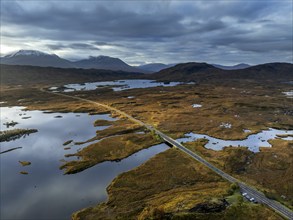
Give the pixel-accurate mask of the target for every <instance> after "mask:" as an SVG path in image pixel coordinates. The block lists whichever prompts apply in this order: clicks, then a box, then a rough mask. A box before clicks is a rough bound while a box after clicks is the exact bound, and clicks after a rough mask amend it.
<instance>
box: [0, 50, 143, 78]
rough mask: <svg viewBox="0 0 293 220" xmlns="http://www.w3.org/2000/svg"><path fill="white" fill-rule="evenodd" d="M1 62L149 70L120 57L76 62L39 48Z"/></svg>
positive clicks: (14, 55)
mask: <svg viewBox="0 0 293 220" xmlns="http://www.w3.org/2000/svg"><path fill="white" fill-rule="evenodd" d="M0 63H1V64H8V65H29V66H41V67H60V68H83V69H105V70H122V71H127V72H137V73H145V72H147V71H144V70H141V69H138V68H135V67H132V66H130V65H128V64H127V63H125V62H123V61H122V60H120V59H118V58H113V57H108V56H98V57H93V56H90V57H89V58H88V59H83V60H79V61H75V62H71V61H69V60H66V59H63V58H61V57H59V56H57V55H56V54H49V53H45V52H42V51H38V50H19V51H16V52H13V53H11V54H8V55H6V56H4V57H1V60H0Z"/></svg>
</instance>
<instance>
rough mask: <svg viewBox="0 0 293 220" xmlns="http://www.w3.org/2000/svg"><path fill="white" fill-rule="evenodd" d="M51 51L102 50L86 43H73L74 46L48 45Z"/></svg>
mask: <svg viewBox="0 0 293 220" xmlns="http://www.w3.org/2000/svg"><path fill="white" fill-rule="evenodd" d="M46 46H47V47H48V48H50V49H51V50H62V49H80V50H100V49H99V48H97V47H95V46H93V45H91V44H84V43H72V44H67V45H65V44H47V45H46Z"/></svg>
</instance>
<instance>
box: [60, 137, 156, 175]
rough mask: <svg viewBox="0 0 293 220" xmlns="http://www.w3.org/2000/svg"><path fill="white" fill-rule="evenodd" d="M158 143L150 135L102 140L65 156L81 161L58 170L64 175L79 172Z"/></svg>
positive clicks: (122, 157) (66, 164)
mask: <svg viewBox="0 0 293 220" xmlns="http://www.w3.org/2000/svg"><path fill="white" fill-rule="evenodd" d="M159 143H160V142H159V141H157V140H156V139H154V138H153V137H152V135H150V134H133V133H131V134H124V135H118V136H112V137H108V138H104V139H102V140H101V141H99V142H97V143H94V144H90V145H89V146H87V147H85V148H83V149H82V150H81V151H79V152H77V153H75V154H69V155H66V156H67V157H70V156H78V157H80V158H81V159H80V160H75V161H69V162H66V163H65V164H63V165H62V166H61V167H60V169H65V174H73V173H77V172H81V171H83V170H85V169H87V168H89V167H92V166H94V165H96V164H98V163H101V162H104V161H116V160H121V159H124V158H126V157H128V156H130V155H132V154H134V153H135V152H137V151H140V150H142V149H145V148H148V147H150V146H153V145H155V144H159Z"/></svg>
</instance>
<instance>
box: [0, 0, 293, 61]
mask: <svg viewBox="0 0 293 220" xmlns="http://www.w3.org/2000/svg"><path fill="white" fill-rule="evenodd" d="M292 11H293V3H292V0H276V1H270V0H255V1H253V0H226V1H220V0H218V1H212V0H205V1H204V0H203V1H198V0H189V1H183V0H177V1H171V0H170V1H169V0H161V1H159V0H151V1H150V0H148V1H142V0H137V1H135V0H132V1H123V0H110V1H109V0H108V1H98V0H96V1H95V0H92V1H82V0H80V1H77V0H76V1H67V0H63V1H60V0H59V1H48V0H46V1H45V0H43V1H42V0H38V1H28V0H22V1H12V0H1V54H2V55H3V54H6V53H9V52H11V51H15V50H18V49H36V50H41V51H44V52H49V53H55V54H57V55H59V56H61V57H64V58H67V59H71V60H76V59H80V58H87V57H88V56H89V55H91V56H99V55H107V56H113V57H119V58H121V59H122V60H124V61H126V62H127V63H129V64H132V65H138V64H141V63H150V62H163V63H178V62H189V61H195V62H208V63H218V64H227V65H230V64H236V63H242V62H244V63H249V64H258V63H266V62H276V61H281V62H293V55H292V53H293V52H292V51H293V43H292V41H293V39H292V38H293V36H292V33H293V28H292V26H293V15H292Z"/></svg>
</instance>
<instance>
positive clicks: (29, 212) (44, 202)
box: [0, 107, 168, 220]
mask: <svg viewBox="0 0 293 220" xmlns="http://www.w3.org/2000/svg"><path fill="white" fill-rule="evenodd" d="M0 112H1V130H7V129H14V128H34V129H38V132H37V133H33V134H30V135H29V136H26V137H25V138H20V139H17V140H14V141H10V142H1V143H0V144H1V147H0V150H1V152H3V151H5V150H7V149H9V148H13V147H22V148H21V149H17V150H14V151H10V152H8V153H4V154H0V162H1V166H0V171H1V179H0V181H1V202H0V211H1V219H11V220H12V219H40V220H41V219H70V215H71V214H72V213H73V212H75V211H77V210H80V209H82V208H85V207H89V206H91V205H94V204H97V203H99V202H103V201H105V200H106V199H107V193H106V187H107V186H108V185H109V184H110V182H111V181H112V180H113V179H114V178H115V177H116V176H117V175H118V174H120V173H122V172H125V171H128V170H131V169H133V168H135V167H137V166H139V165H140V164H142V163H144V162H145V161H146V160H148V159H149V158H150V157H152V156H154V155H156V154H157V153H159V152H162V151H164V150H166V149H167V148H168V147H167V146H166V145H165V144H161V145H156V146H153V147H150V148H148V149H145V150H141V151H139V152H137V153H135V154H133V155H131V156H129V157H128V158H126V159H124V160H121V161H120V162H104V163H101V164H98V165H96V166H94V167H92V168H90V169H87V170H85V171H83V172H81V173H77V174H73V175H63V171H61V170H59V166H60V165H61V164H62V162H61V161H62V160H63V159H65V158H64V155H65V154H68V153H74V152H76V150H77V149H78V148H80V147H82V146H78V145H77V146H76V145H74V144H73V143H72V144H70V145H68V146H66V147H71V149H69V150H64V146H63V143H64V142H65V141H68V140H74V141H85V140H87V139H89V138H91V137H94V136H95V132H96V130H98V129H104V128H105V127H94V126H93V122H94V121H95V120H97V119H105V120H114V119H113V118H111V117H110V116H109V115H88V114H85V113H50V114H45V113H43V112H41V111H23V107H11V108H8V107H1V108H0ZM12 120H13V121H15V122H18V123H19V124H16V125H15V126H14V127H9V128H6V126H5V125H3V123H6V122H11V121H12ZM66 160H68V158H66ZM18 161H30V162H31V165H30V166H25V167H22V166H21V164H20V163H19V162H18ZM21 171H26V172H28V175H22V174H20V173H19V172H21Z"/></svg>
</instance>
